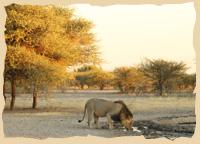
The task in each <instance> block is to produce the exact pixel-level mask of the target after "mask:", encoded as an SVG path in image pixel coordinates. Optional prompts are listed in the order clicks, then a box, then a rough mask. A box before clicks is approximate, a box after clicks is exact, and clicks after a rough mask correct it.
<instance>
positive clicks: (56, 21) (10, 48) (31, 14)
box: [4, 4, 100, 84]
mask: <svg viewBox="0 0 200 144" xmlns="http://www.w3.org/2000/svg"><path fill="white" fill-rule="evenodd" d="M5 9H6V13H7V19H6V25H5V27H6V30H5V38H6V44H7V53H6V61H5V73H4V74H5V77H7V78H8V79H13V80H15V79H17V78H19V77H20V78H24V79H27V80H30V81H31V82H32V83H35V84H36V83H37V84H39V83H42V82H44V81H45V82H47V83H57V82H59V81H62V80H63V79H64V78H65V77H66V76H67V74H66V73H67V71H66V70H67V67H69V66H74V65H80V64H84V63H99V62H100V59H99V53H98V49H97V46H96V40H95V36H94V34H93V33H92V32H91V29H92V28H93V24H92V23H91V22H90V21H88V20H86V19H84V18H78V17H76V16H75V15H74V13H73V10H72V9H69V8H58V7H55V6H52V5H49V6H33V5H18V4H11V5H8V6H6V7H5Z"/></svg>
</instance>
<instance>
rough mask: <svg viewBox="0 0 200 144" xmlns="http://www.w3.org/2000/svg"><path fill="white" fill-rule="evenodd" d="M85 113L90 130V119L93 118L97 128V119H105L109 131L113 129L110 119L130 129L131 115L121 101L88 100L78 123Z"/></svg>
mask: <svg viewBox="0 0 200 144" xmlns="http://www.w3.org/2000/svg"><path fill="white" fill-rule="evenodd" d="M86 111H87V114H88V126H89V128H91V121H92V118H94V124H95V127H96V128H98V119H99V117H107V119H108V125H109V129H112V128H113V123H112V118H113V119H114V120H115V121H119V122H121V124H122V125H123V126H124V127H125V128H126V129H128V130H131V129H132V125H133V115H132V113H131V112H130V110H129V109H128V108H127V106H126V105H125V103H124V102H123V101H115V102H112V101H108V100H104V99H96V98H93V99H89V100H88V101H87V102H86V104H85V109H84V115H83V118H82V120H79V121H78V122H79V123H80V122H82V121H83V120H84V118H85V114H86Z"/></svg>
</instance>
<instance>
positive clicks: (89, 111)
mask: <svg viewBox="0 0 200 144" xmlns="http://www.w3.org/2000/svg"><path fill="white" fill-rule="evenodd" d="M87 113H88V126H89V128H91V121H92V117H93V113H94V112H93V111H92V110H90V109H87Z"/></svg>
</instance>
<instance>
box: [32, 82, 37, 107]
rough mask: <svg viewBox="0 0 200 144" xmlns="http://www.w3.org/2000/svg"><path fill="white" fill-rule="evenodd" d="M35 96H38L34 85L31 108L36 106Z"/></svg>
mask: <svg viewBox="0 0 200 144" xmlns="http://www.w3.org/2000/svg"><path fill="white" fill-rule="evenodd" d="M37 96H38V92H37V88H36V86H34V88H33V105H32V108H33V109H36V107H37Z"/></svg>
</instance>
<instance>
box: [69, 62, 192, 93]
mask: <svg viewBox="0 0 200 144" xmlns="http://www.w3.org/2000/svg"><path fill="white" fill-rule="evenodd" d="M186 70H187V67H186V64H184V63H183V62H174V61H165V60H162V59H155V60H150V59H146V60H145V61H144V62H143V63H141V64H139V65H138V66H135V67H119V68H116V69H115V70H113V71H110V72H108V71H104V70H103V69H102V68H101V67H98V66H94V65H86V66H83V67H80V68H78V69H76V70H75V71H74V72H71V74H72V75H73V76H72V77H73V78H72V79H71V80H70V81H71V82H70V83H68V85H66V87H78V89H84V88H86V89H88V88H90V87H92V88H97V87H98V88H99V89H100V90H103V89H104V88H111V89H119V90H120V91H121V92H122V93H135V94H136V95H140V94H142V93H157V94H158V95H163V93H173V92H186V91H187V92H188V91H189V92H192V91H193V90H194V88H195V85H196V74H187V73H186Z"/></svg>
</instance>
